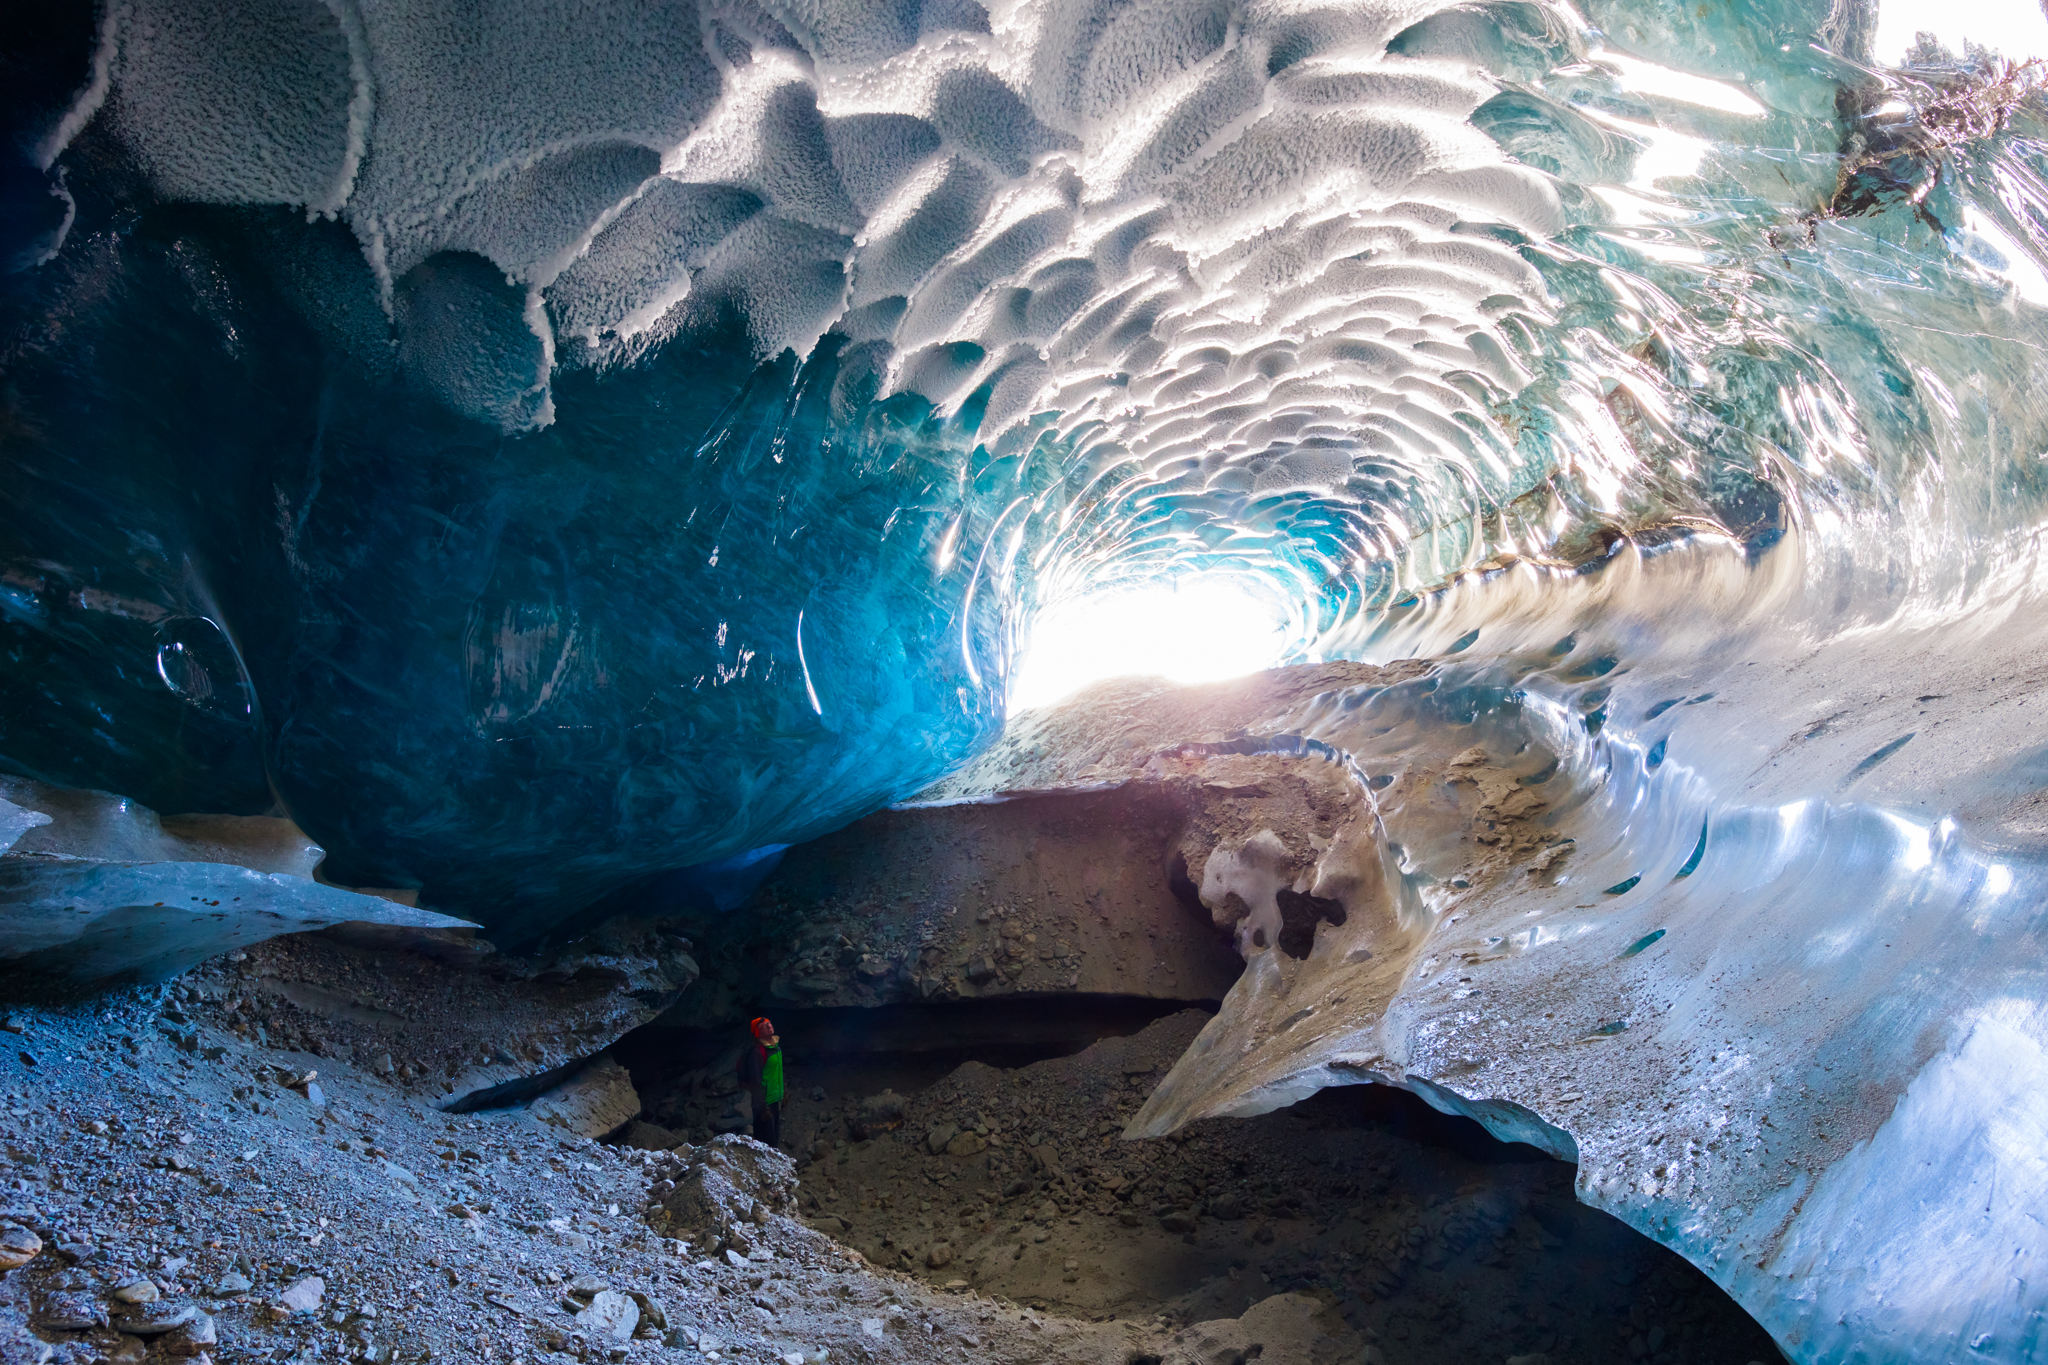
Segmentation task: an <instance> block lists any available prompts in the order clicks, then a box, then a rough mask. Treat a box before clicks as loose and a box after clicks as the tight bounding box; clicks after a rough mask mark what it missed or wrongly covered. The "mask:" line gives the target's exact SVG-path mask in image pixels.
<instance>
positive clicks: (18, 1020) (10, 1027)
mask: <svg viewBox="0 0 2048 1365" xmlns="http://www.w3.org/2000/svg"><path fill="white" fill-rule="evenodd" d="M0 1028H4V1029H6V1030H7V1031H8V1032H9V1033H27V1032H28V1020H26V1019H24V1018H22V1017H21V1016H20V1015H18V1014H10V1015H8V1016H7V1017H6V1018H5V1019H0Z"/></svg>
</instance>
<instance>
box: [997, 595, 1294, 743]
mask: <svg viewBox="0 0 2048 1365" xmlns="http://www.w3.org/2000/svg"><path fill="white" fill-rule="evenodd" d="M1288 644H1289V631H1288V629H1287V624H1286V622H1285V620H1284V619H1283V618H1282V615H1281V613H1279V612H1277V611H1276V610H1275V609H1274V607H1273V605H1272V604H1271V603H1270V602H1267V601H1262V600H1261V599H1260V598H1259V596H1258V595H1257V594H1255V593H1254V592H1252V591H1251V589H1249V588H1248V587H1246V586H1245V584H1244V583H1243V581H1242V580H1240V579H1236V578H1231V577H1226V576H1224V575H1221V574H1214V575H1189V576H1188V577H1185V578H1181V579H1177V580H1171V581H1164V582H1154V583H1146V584H1142V585H1139V586H1135V587H1126V588H1111V589H1108V590H1107V591H1104V592H1099V593H1095V594H1093V595H1091V596H1088V597H1081V598H1076V599H1073V600H1071V601H1066V602H1057V603H1054V604H1053V605H1052V606H1050V607H1047V608H1046V609H1045V610H1044V611H1043V612H1041V613H1040V614H1039V616H1038V619H1037V620H1036V621H1034V622H1033V623H1032V627H1031V633H1030V636H1029V638H1028V639H1027V640H1026V641H1025V645H1024V650H1023V653H1022V656H1021V657H1020V659H1019V660H1018V663H1017V668H1016V671H1015V673H1013V674H1012V675H1011V679H1010V710H1011V711H1013V712H1015V711H1023V710H1027V709H1029V708H1031V707H1034V706H1044V705H1047V704H1048V703H1051V702H1056V701H1059V700H1060V699H1061V698H1063V697H1066V696H1069V695H1071V694H1072V693H1074V692H1076V691H1079V690H1080V689H1081V688H1083V687H1086V686H1087V685H1088V684H1089V683H1092V682H1099V681H1101V680H1102V679H1104V678H1117V677H1131V676H1152V677H1163V678H1168V679H1171V680H1172V681H1174V682H1179V683H1192V682H1212V681H1215V680H1217V679H1220V678H1235V677H1239V676H1241V675H1243V674H1246V673H1256V672H1258V671H1259V670H1261V669H1265V668H1271V667H1273V666H1274V665H1275V664H1277V663H1279V662H1280V660H1281V658H1282V657H1283V655H1284V654H1285V653H1286V650H1287V647H1288Z"/></svg>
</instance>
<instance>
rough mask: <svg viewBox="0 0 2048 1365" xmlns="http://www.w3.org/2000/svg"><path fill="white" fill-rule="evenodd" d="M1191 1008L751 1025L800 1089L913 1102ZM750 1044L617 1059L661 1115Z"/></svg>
mask: <svg viewBox="0 0 2048 1365" xmlns="http://www.w3.org/2000/svg"><path fill="white" fill-rule="evenodd" d="M1190 1008H1194V1009H1200V1010H1203V1011H1204V1012H1207V1013H1212V1014H1213V1013H1214V1012H1215V1009H1216V1005H1215V1002H1213V1001H1186V1000H1156V999H1153V998H1151V997H1148V996H1126V995H1068V996H1035V995H1015V996H999V997H997V998H995V999H988V1000H960V1001H952V1002H941V1003H935V1004H917V1005H910V1004H903V1005H881V1006H877V1007H876V1008H873V1009H860V1008H835V1009H801V1008H787V1009H785V1008H773V1007H768V1006H757V1007H756V1008H755V1009H753V1010H751V1011H749V1012H748V1017H749V1018H752V1017H756V1016H759V1015H766V1016H768V1017H770V1018H772V1019H773V1020H774V1021H775V1026H776V1028H777V1030H778V1031H779V1032H780V1034H781V1036H782V1046H783V1053H784V1055H785V1057H787V1058H788V1064H789V1067H790V1075H791V1077H792V1078H793V1079H792V1082H791V1083H792V1084H793V1085H794V1084H797V1080H796V1079H795V1078H801V1077H806V1076H822V1075H825V1074H828V1073H829V1074H830V1075H831V1076H833V1077H834V1080H835V1088H839V1089H846V1088H855V1089H868V1090H882V1089H884V1088H889V1089H894V1090H896V1091H898V1092H900V1093H905V1094H907V1093H910V1092H912V1091H916V1090H922V1089H923V1088H925V1087H926V1086H928V1085H931V1084H933V1083H935V1082H937V1081H939V1080H940V1079H942V1078H943V1077H945V1076H947V1075H949V1074H951V1073H952V1072H953V1071H954V1070H955V1069H957V1068H958V1067H959V1066H961V1065H962V1064H963V1063H965V1062H971V1061H972V1062H981V1063H983V1064H985V1065H988V1066H994V1067H1000V1068H1004V1069H1011V1068H1016V1067H1022V1066H1028V1065H1030V1064H1031V1063H1033V1062H1040V1061H1045V1060H1047V1059H1049V1058H1054V1057H1067V1056H1071V1055H1072V1054H1074V1053H1076V1052H1079V1051H1081V1050H1082V1049H1083V1048H1085V1047H1087V1046H1088V1045H1089V1044H1091V1043H1094V1042H1096V1041H1098V1040H1100V1039H1103V1038H1121V1037H1125V1036H1127V1035H1129V1034H1133V1033H1136V1032H1137V1031H1138V1030H1140V1029H1142V1028H1144V1027H1145V1026H1146V1025H1147V1024H1150V1023H1152V1022H1153V1021H1154V1020H1156V1019H1161V1018H1164V1017H1166V1016H1167V1015H1170V1014H1178V1013H1180V1012H1181V1011H1183V1010H1186V1009H1190ZM746 1037H747V1033H746V1025H745V1024H735V1025H732V1026H729V1027H723V1028H716V1029H678V1028H666V1027H663V1026H662V1025H660V1024H658V1023H657V1024H650V1025H647V1026H646V1027H644V1028H639V1029H635V1030H634V1031H633V1032H631V1033H629V1034H627V1035H626V1036H625V1037H624V1038H622V1039H620V1040H619V1042H618V1043H617V1044H615V1045H614V1046H613V1048H612V1055H613V1056H614V1057H616V1058H617V1059H618V1061H619V1063H620V1064H621V1065H622V1066H624V1067H625V1068H626V1070H627V1072H628V1073H629V1074H631V1076H632V1077H633V1084H634V1086H635V1088H636V1089H638V1090H639V1091H640V1093H641V1095H642V1096H643V1097H644V1098H646V1099H647V1100H648V1103H649V1108H650V1111H653V1110H655V1109H656V1108H657V1107H658V1105H659V1103H660V1098H661V1097H662V1096H663V1095H664V1094H665V1093H666V1092H668V1091H669V1090H671V1089H672V1088H673V1087H674V1085H675V1084H676V1082H677V1081H678V1079H679V1078H682V1077H685V1076H687V1075H689V1074H691V1073H696V1072H701V1071H705V1070H710V1071H712V1072H713V1074H714V1076H716V1075H722V1074H723V1073H724V1072H729V1071H731V1069H732V1066H733V1060H734V1059H735V1058H736V1057H737V1056H738V1052H739V1048H740V1046H741V1045H742V1044H743V1043H744V1042H745V1041H746ZM812 1083H813V1084H815V1082H812ZM715 1084H716V1082H715V1081H714V1085H715ZM1475 1126H1476V1125H1475Z"/></svg>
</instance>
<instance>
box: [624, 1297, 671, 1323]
mask: <svg viewBox="0 0 2048 1365" xmlns="http://www.w3.org/2000/svg"><path fill="white" fill-rule="evenodd" d="M630 1297H631V1298H632V1300H633V1302H634V1303H635V1304H637V1305H639V1308H640V1321H641V1322H642V1323H643V1324H644V1325H646V1326H648V1327H652V1328H653V1329H654V1330H655V1331H657V1332H665V1331H667V1330H668V1310H667V1309H665V1308H663V1307H662V1306H661V1300H660V1299H657V1298H655V1297H654V1296H653V1295H652V1294H642V1293H641V1292H640V1291H639V1290H637V1289H636V1290H634V1291H632V1293H631V1295H630Z"/></svg>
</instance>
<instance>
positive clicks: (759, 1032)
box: [753, 1015, 772, 1038]
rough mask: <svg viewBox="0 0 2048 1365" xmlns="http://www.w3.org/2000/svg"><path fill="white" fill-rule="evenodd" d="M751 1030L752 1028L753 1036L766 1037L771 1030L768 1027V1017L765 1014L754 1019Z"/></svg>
mask: <svg viewBox="0 0 2048 1365" xmlns="http://www.w3.org/2000/svg"><path fill="white" fill-rule="evenodd" d="M753 1030H754V1036H755V1037H756V1038H766V1037H767V1036H768V1035H769V1033H770V1032H771V1031H772V1030H771V1029H770V1027H769V1024H768V1018H767V1016H766V1015H763V1016H762V1017H761V1018H759V1019H756V1020H755V1021H754V1023H753Z"/></svg>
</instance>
